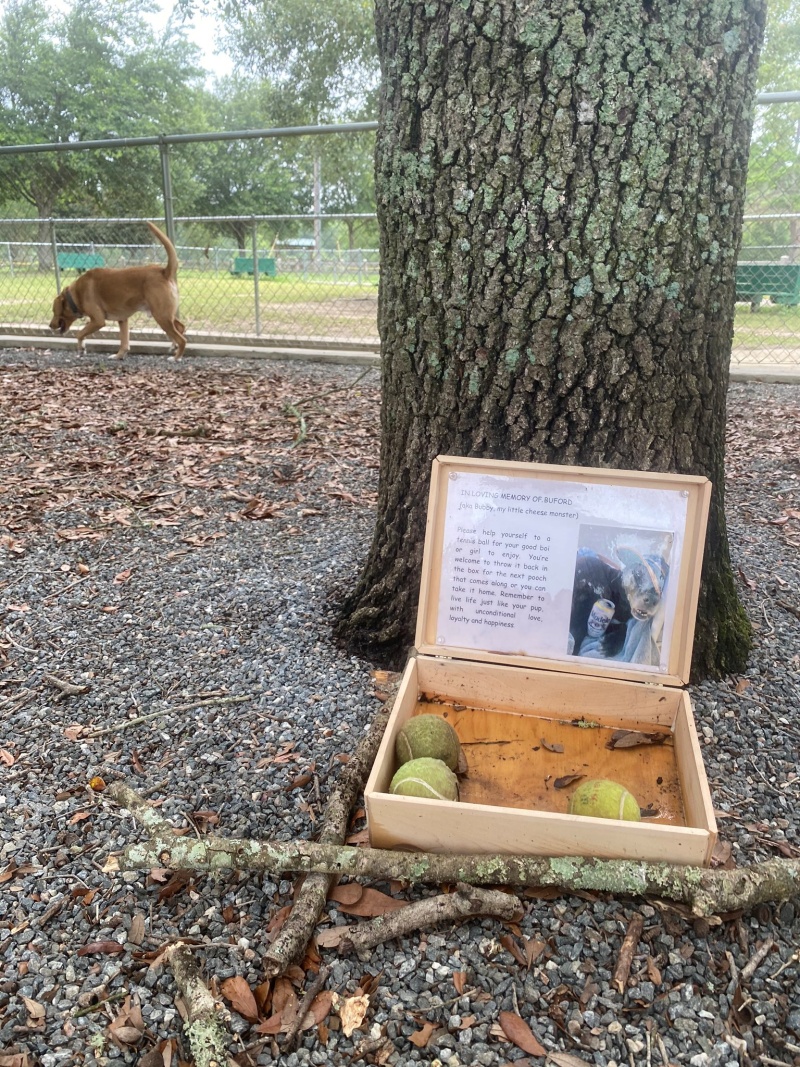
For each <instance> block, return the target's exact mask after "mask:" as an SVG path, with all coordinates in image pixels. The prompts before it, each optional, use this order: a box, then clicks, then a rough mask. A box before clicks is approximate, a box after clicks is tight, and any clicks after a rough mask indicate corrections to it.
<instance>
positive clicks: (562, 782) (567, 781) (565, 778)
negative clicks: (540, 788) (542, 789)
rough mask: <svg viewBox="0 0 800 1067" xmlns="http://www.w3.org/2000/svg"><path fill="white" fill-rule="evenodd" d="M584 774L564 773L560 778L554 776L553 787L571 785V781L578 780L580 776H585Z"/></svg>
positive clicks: (559, 787)
mask: <svg viewBox="0 0 800 1067" xmlns="http://www.w3.org/2000/svg"><path fill="white" fill-rule="evenodd" d="M585 777H586V775H585V774H565V775H562V777H561V778H556V780H555V781H554V782H553V788H554V789H566V788H567V786H568V785H572V784H573V782H579V781H580V780H581V778H585Z"/></svg>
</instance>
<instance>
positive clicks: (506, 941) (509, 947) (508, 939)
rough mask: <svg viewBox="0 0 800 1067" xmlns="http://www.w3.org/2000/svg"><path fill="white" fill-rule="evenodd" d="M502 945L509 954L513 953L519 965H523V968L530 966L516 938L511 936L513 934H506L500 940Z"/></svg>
mask: <svg viewBox="0 0 800 1067" xmlns="http://www.w3.org/2000/svg"><path fill="white" fill-rule="evenodd" d="M500 944H501V945H502V946H503V948H504V949H506V951H507V952H510V953H511V955H512V956H513V957H514V959H515V960H516V961H517V963H520V964H522V966H523V967H527V966H528V960H527V958H526V957H525V954H524V953H523V951H522V949H521V948H520V947H519V945H518V944H517V942H516V941H515V940H514V938H513V937H512V936H511V934H504V935H503V936H502V937H501V938H500Z"/></svg>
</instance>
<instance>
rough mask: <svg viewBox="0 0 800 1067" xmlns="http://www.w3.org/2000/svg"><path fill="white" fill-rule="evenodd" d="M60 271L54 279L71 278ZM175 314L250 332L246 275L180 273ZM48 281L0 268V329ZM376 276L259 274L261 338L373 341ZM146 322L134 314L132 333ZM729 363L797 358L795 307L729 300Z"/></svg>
mask: <svg viewBox="0 0 800 1067" xmlns="http://www.w3.org/2000/svg"><path fill="white" fill-rule="evenodd" d="M75 277H76V275H75V274H74V273H73V272H64V273H63V274H62V284H63V285H66V284H68V283H69V282H70V281H72V280H74V278H75ZM179 281H180V290H181V315H182V317H183V319H184V320H185V322H186V323H187V325H188V327H189V333H190V335H191V334H192V333H194V334H220V333H221V334H234V335H235V334H254V333H255V332H256V316H255V301H254V285H253V279H252V277H249V276H244V275H237V276H233V275H231V274H229V273H227V272H224V273H222V272H221V273H210V272H203V271H192V270H182V271H181V273H180V275H179ZM54 296H55V279H54V278H53V277H52V276H51V275H47V274H39V273H36V272H33V271H31V272H25V273H16V274H14V275H13V276H12V275H10V274H8V273H0V328H2V326H3V325H5V326H28V325H32V326H42V327H45V326H46V325H47V323H48V322H49V321H50V309H51V305H52V302H53V298H54ZM377 304H378V279H377V277H370V278H368V279H366V280H364V281H363V282H359V280H358V278H357V277H354V278H353V280H352V281H341V280H332V279H331V278H329V277H328V278H326V277H325V276H319V277H302V276H300V275H291V274H285V275H282V276H279V277H277V278H267V277H262V278H260V279H259V309H260V316H261V334H262V335H263V336H265V337H285V338H291V339H296V340H302V339H303V338H313V339H320V338H328V339H330V340H348V339H352V340H361V341H376V340H377V336H378V332H377V323H376V317H377ZM147 325H148V319H147V316H145V315H141V316H136V318H135V319H134V321H133V328H134V330H135V329H136V328H137V327H138V328H143V327H146V326H147ZM734 361H735V362H740V363H800V307H784V306H783V305H780V304H768V303H764V304H763V305H762V306H761V307H760V308H759V309H758V311H755V312H753V311H751V310H750V305H749V304H737V305H736V320H735V335H734Z"/></svg>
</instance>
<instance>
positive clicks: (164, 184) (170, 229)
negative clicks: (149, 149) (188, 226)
mask: <svg viewBox="0 0 800 1067" xmlns="http://www.w3.org/2000/svg"><path fill="white" fill-rule="evenodd" d="M158 151H159V153H160V155H161V188H162V191H163V194H164V222H165V223H166V227H167V237H169V239H170V241H172V243H173V244H175V214H174V211H173V203H172V174H171V173H170V169H169V144H168V142H167V141H164V140H162V141H161V142H160V144H159V146H158Z"/></svg>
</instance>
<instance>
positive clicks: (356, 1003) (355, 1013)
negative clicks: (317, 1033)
mask: <svg viewBox="0 0 800 1067" xmlns="http://www.w3.org/2000/svg"><path fill="white" fill-rule="evenodd" d="M333 1007H334V1008H335V1009H336V1011H338V1013H339V1018H340V1019H341V1022H342V1033H343V1034H344V1036H345V1037H352V1035H353V1031H354V1030H357V1029H358V1028H359V1026H361V1024H362V1023H363V1022H364V1019H365V1017H366V1014H367V1008H369V997H368V996H366V995H362V996H360V997H340V996H339V995H338V993H335V994H334V998H333Z"/></svg>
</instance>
